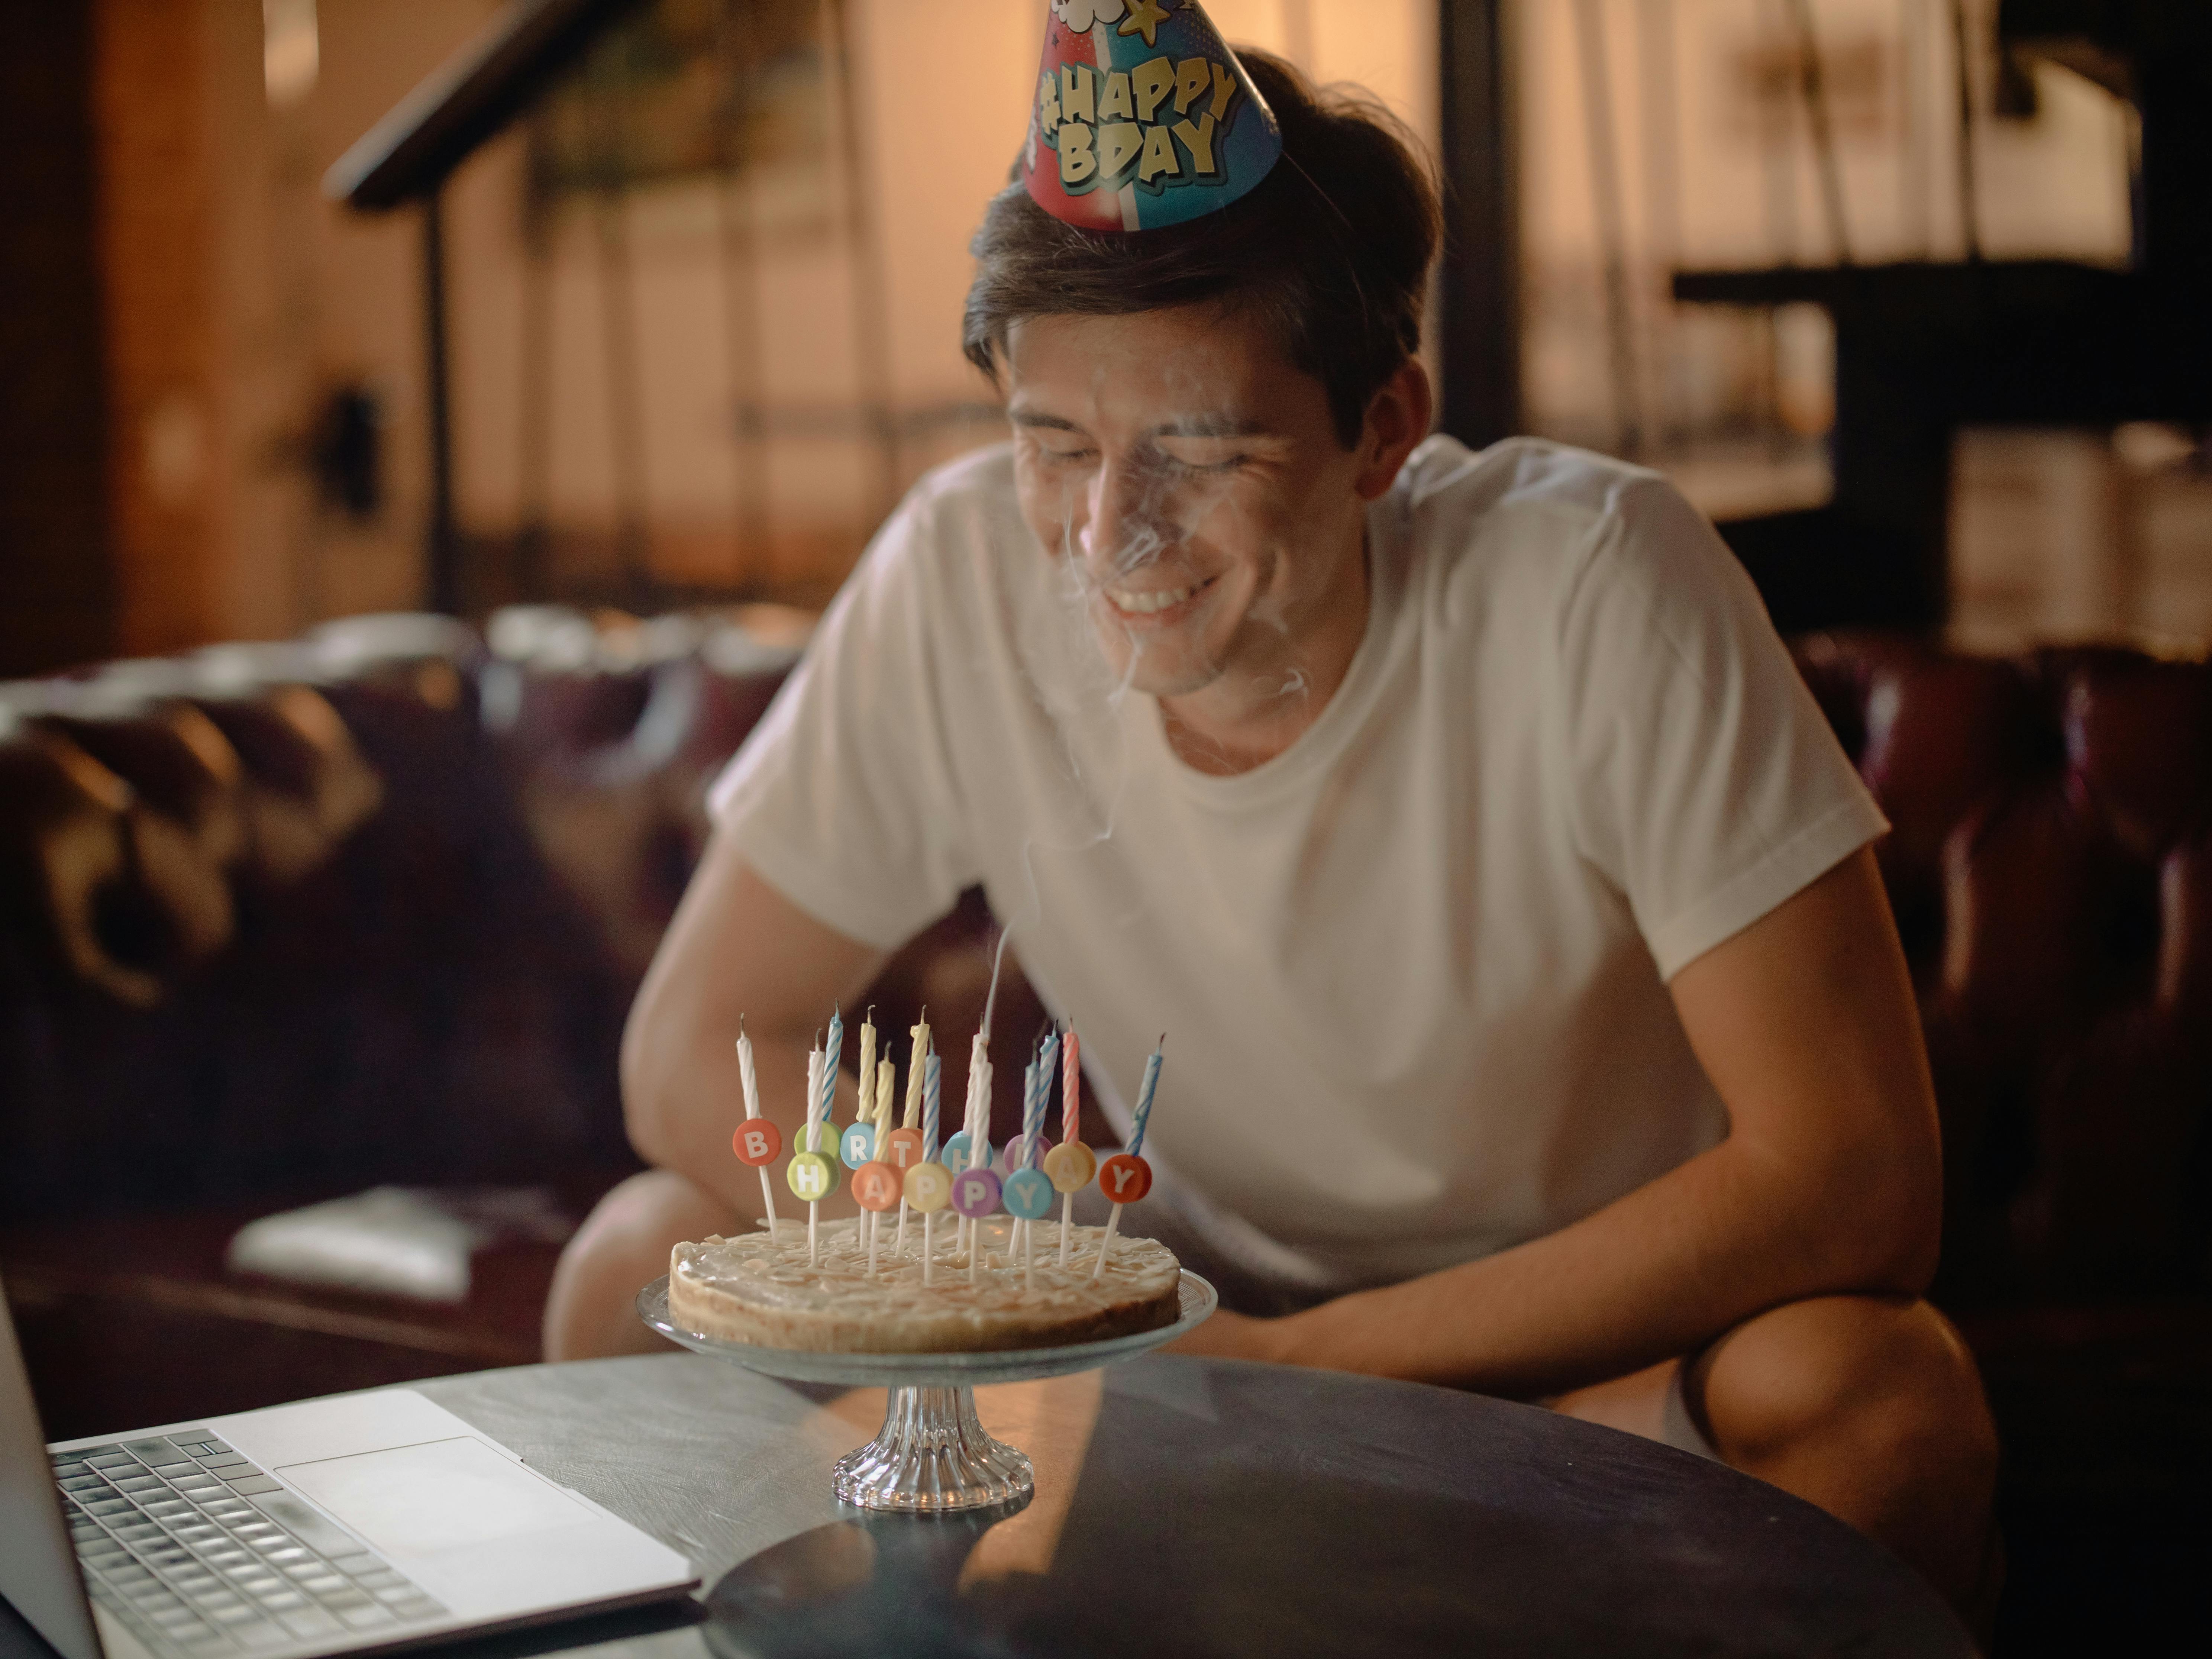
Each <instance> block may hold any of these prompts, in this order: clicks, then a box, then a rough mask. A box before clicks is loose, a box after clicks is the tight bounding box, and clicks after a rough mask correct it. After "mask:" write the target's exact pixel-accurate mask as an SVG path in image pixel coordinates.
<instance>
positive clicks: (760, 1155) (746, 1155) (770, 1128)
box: [730, 1117, 783, 1170]
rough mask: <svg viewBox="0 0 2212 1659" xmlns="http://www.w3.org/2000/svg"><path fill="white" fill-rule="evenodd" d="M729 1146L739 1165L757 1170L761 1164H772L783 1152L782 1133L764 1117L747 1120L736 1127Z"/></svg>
mask: <svg viewBox="0 0 2212 1659" xmlns="http://www.w3.org/2000/svg"><path fill="white" fill-rule="evenodd" d="M730 1145H731V1146H732V1147H734V1148H735V1149H736V1151H737V1154H738V1161H739V1162H740V1163H743V1164H750V1165H751V1166H752V1167H753V1168H754V1169H756V1170H757V1169H758V1168H760V1166H761V1165H762V1164H773V1163H775V1160H776V1158H777V1156H778V1155H779V1154H780V1153H781V1152H782V1151H783V1131H782V1130H781V1129H779V1128H777V1127H775V1124H773V1123H771V1122H769V1121H768V1120H767V1119H766V1118H764V1117H756V1118H748V1119H747V1120H746V1121H744V1122H743V1123H741V1124H739V1125H738V1132H737V1133H736V1134H734V1135H732V1136H731V1137H730Z"/></svg>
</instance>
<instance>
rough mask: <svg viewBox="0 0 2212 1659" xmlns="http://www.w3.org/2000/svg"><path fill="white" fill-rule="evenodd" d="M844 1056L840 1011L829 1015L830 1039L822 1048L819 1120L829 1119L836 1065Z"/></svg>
mask: <svg viewBox="0 0 2212 1659" xmlns="http://www.w3.org/2000/svg"><path fill="white" fill-rule="evenodd" d="M844 1058H845V1020H844V1016H843V1013H842V1011H839V1012H833V1013H832V1014H831V1015H830V1016H829V1042H827V1043H825V1044H824V1045H823V1049H822V1085H821V1088H822V1107H821V1111H820V1121H822V1122H823V1123H827V1122H828V1121H829V1108H830V1105H831V1103H833V1102H835V1101H836V1098H837V1066H838V1065H839V1063H840V1062H841V1061H842V1060H843V1059H844Z"/></svg>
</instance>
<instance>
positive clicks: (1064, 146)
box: [1018, 0, 1283, 230]
mask: <svg viewBox="0 0 2212 1659" xmlns="http://www.w3.org/2000/svg"><path fill="white" fill-rule="evenodd" d="M1046 13H1047V15H1046V17H1045V24H1044V63H1043V65H1042V68H1041V70H1039V72H1038V76H1037V86H1036V99H1035V100H1034V102H1033V104H1032V106H1031V108H1030V132H1029V139H1028V142H1027V143H1024V145H1023V146H1022V154H1021V159H1020V161H1019V162H1018V167H1020V170H1021V175H1022V182H1023V183H1024V185H1027V186H1028V187H1029V192H1030V196H1031V197H1034V198H1035V199H1036V204H1037V205H1038V206H1039V207H1041V208H1042V209H1043V210H1045V211H1046V212H1047V213H1049V214H1051V215H1052V216H1054V218H1057V219H1064V220H1066V222H1068V223H1069V224H1071V225H1077V226H1080V227H1081V228H1084V229H1085V230H1151V229H1153V228H1157V227H1158V226H1161V225H1179V224H1182V223H1183V222H1185V221H1187V220H1190V219H1196V218H1198V217H1200V216H1202V215H1205V214H1208V213H1212V212H1216V211H1218V210H1220V209H1222V208H1225V207H1226V206H1228V205H1229V204H1230V203H1231V202H1233V201H1235V200H1236V199H1237V197H1240V196H1242V195H1243V194H1244V193H1245V192H1246V191H1249V190H1250V189H1251V188H1252V186H1253V185H1256V184H1258V183H1259V182H1260V180H1261V179H1264V178H1266V177H1267V169H1268V168H1270V167H1273V166H1274V165H1275V162H1276V160H1277V159H1278V158H1279V156H1280V155H1282V153H1283V136H1282V133H1281V131H1280V130H1279V128H1278V127H1277V126H1276V125H1275V114H1274V112H1273V110H1271V109H1269V108H1268V107H1267V100H1266V99H1264V98H1262V97H1261V95H1260V90H1259V88H1257V87H1255V86H1254V85H1253V84H1252V81H1251V77H1250V76H1248V75H1246V74H1245V73H1244V65H1243V64H1240V63H1239V62H1237V54H1236V53H1235V52H1231V51H1230V50H1229V46H1228V44H1227V43H1226V42H1225V41H1224V40H1222V38H1221V34H1220V32H1219V31H1218V30H1217V29H1216V28H1215V27H1213V20H1212V18H1210V17H1208V16H1207V15H1206V10H1205V8H1204V7H1202V6H1200V4H1199V3H1198V0H1047V5H1046Z"/></svg>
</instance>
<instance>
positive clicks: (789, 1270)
mask: <svg viewBox="0 0 2212 1659" xmlns="http://www.w3.org/2000/svg"><path fill="white" fill-rule="evenodd" d="M863 1226H864V1224H863V1223H862V1222H861V1221H857V1220H855V1221H826V1222H823V1223H822V1224H821V1228H820V1233H821V1237H820V1239H819V1241H818V1247H817V1251H816V1255H815V1265H812V1266H809V1265H808V1245H807V1237H806V1232H807V1230H806V1227H805V1224H804V1223H803V1222H792V1221H788V1220H787V1221H785V1222H784V1223H783V1224H782V1225H781V1226H780V1227H779V1228H778V1229H777V1230H776V1236H775V1237H773V1238H771V1237H769V1234H768V1233H767V1232H766V1231H762V1232H757V1233H752V1234H749V1235H747V1236H745V1237H740V1238H723V1237H720V1236H718V1235H709V1236H708V1237H707V1238H705V1239H704V1240H702V1241H701V1242H699V1243H684V1244H678V1246H677V1247H676V1249H675V1250H674V1252H673V1253H672V1254H671V1257H670V1260H669V1265H668V1309H669V1313H670V1315H671V1317H672V1318H673V1319H674V1320H675V1321H676V1322H677V1323H678V1324H680V1325H683V1326H684V1327H685V1328H689V1329H690V1330H695V1331H697V1332H700V1333H701V1334H704V1335H707V1336H713V1337H719V1338H721V1339H723V1340H728V1341H735V1342H751V1343H757V1344H758V1345H760V1346H763V1347H770V1348H802V1349H807V1350H810V1351H812V1352H827V1353H954V1352H991V1351H994V1350H1000V1349H1007V1348H1056V1347H1060V1346H1063V1345H1066V1344H1070V1343H1076V1342H1096V1341H1101V1340H1104V1339H1106V1338H1108V1337H1115V1336H1127V1335H1129V1334H1133V1333H1135V1332H1138V1331H1150V1330H1158V1328H1161V1327H1162V1326H1165V1325H1172V1324H1173V1323H1175V1322H1176V1318H1177V1316H1178V1312H1179V1308H1178V1300H1179V1298H1178V1295H1177V1285H1178V1284H1179V1283H1180V1280H1181V1278H1182V1269H1181V1268H1180V1267H1178V1266H1177V1265H1176V1258H1175V1253H1174V1252H1173V1251H1171V1250H1170V1249H1168V1248H1167V1247H1166V1246H1165V1245H1163V1244H1159V1243H1155V1242H1154V1241H1152V1240H1151V1239H1149V1238H1126V1237H1115V1238H1113V1239H1111V1240H1107V1237H1106V1229H1104V1228H1103V1227H1075V1228H1073V1229H1071V1230H1070V1231H1071V1234H1072V1237H1071V1238H1070V1240H1069V1251H1068V1266H1066V1267H1061V1266H1060V1265H1059V1263H1060V1227H1059V1225H1058V1224H1056V1223H1050V1222H1040V1223H1037V1224H1036V1238H1035V1240H1034V1241H1033V1250H1034V1254H1033V1257H1031V1259H1030V1261H1028V1262H1027V1263H1026V1264H1025V1262H1024V1255H1029V1254H1030V1253H1029V1252H1027V1251H1024V1252H1023V1253H1022V1254H1018V1255H1012V1256H1009V1255H1008V1254H1007V1250H1008V1243H1009V1235H1010V1233H1011V1231H1012V1222H1011V1219H1010V1218H1007V1217H1005V1216H994V1217H992V1218H989V1219H988V1220H987V1221H984V1222H981V1223H980V1224H978V1226H979V1228H980V1231H981V1243H982V1249H983V1252H984V1255H983V1261H982V1263H981V1270H980V1271H975V1272H971V1271H970V1266H969V1261H968V1259H967V1256H966V1255H965V1253H964V1252H958V1250H957V1239H956V1238H955V1237H954V1236H953V1235H954V1229H952V1228H951V1227H950V1226H945V1225H940V1226H939V1227H938V1228H937V1229H936V1230H935V1232H936V1239H935V1243H936V1246H937V1248H936V1251H935V1257H934V1260H933V1262H932V1263H931V1271H930V1273H929V1280H930V1282H929V1283H928V1284H927V1285H924V1284H923V1283H922V1262H921V1255H920V1250H921V1228H920V1225H919V1222H918V1218H917V1220H916V1221H915V1223H913V1224H911V1225H909V1230H908V1250H907V1253H906V1254H903V1255H900V1254H896V1253H895V1252H894V1251H893V1250H891V1249H882V1250H880V1252H879V1254H878V1261H877V1262H876V1270H875V1271H874V1272H873V1273H870V1272H869V1264H868V1255H869V1252H868V1248H867V1243H866V1233H865V1231H863ZM884 1231H885V1233H886V1235H888V1232H889V1229H888V1228H886V1229H885V1230H884ZM1102 1241H1104V1242H1105V1249H1106V1262H1105V1266H1104V1267H1103V1270H1101V1271H1100V1272H1099V1273H1097V1276H1096V1277H1095V1278H1094V1277H1093V1276H1092V1269H1093V1268H1094V1267H1097V1261H1098V1250H1099V1247H1100V1244H1101V1243H1102ZM885 1243H888V1238H887V1237H886V1240H885Z"/></svg>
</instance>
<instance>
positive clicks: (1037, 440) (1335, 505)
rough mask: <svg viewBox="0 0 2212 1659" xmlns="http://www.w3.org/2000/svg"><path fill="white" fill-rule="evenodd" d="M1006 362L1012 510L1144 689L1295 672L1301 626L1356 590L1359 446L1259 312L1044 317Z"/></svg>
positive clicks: (1172, 692) (1030, 325) (1359, 575)
mask: <svg viewBox="0 0 2212 1659" xmlns="http://www.w3.org/2000/svg"><path fill="white" fill-rule="evenodd" d="M1006 375H1007V385H1008V393H1009V395H1008V410H1009V413H1010V414H1011V415H1012V419H1013V423H1014V439H1015V477H1016V481H1017V483H1018V489H1019V491H1020V495H1021V504H1022V513H1023V516H1024V519H1026V520H1028V523H1029V526H1030V530H1031V531H1032V532H1035V533H1036V538H1037V540H1038V541H1039V543H1041V544H1042V545H1043V547H1044V548H1045V549H1046V550H1048V552H1050V553H1052V554H1054V555H1064V556H1066V557H1067V558H1068V559H1069V561H1070V566H1071V568H1072V570H1073V573H1074V575H1075V577H1076V579H1077V580H1076V586H1077V588H1078V591H1079V593H1080V595H1081V598H1082V601H1083V603H1084V605H1085V608H1086V611H1087V612H1088V615H1089V617H1090V619H1091V626H1092V628H1093V629H1094V630H1095V632H1096V634H1097V639H1098V643H1099V647H1100V648H1101V649H1102V650H1103V652H1104V653H1105V654H1106V658H1107V660H1108V662H1109V664H1110V665H1112V667H1113V669H1114V671H1115V674H1116V675H1117V676H1125V677H1126V678H1127V681H1128V683H1129V684H1131V685H1132V686H1133V687H1134V688H1135V689H1136V690H1140V691H1146V692H1149V693H1151V694H1152V695H1153V696H1163V697H1176V696H1189V695H1191V694H1192V693H1194V692H1198V691H1200V690H1205V689H1206V688H1207V687H1209V686H1211V685H1213V684H1215V683H1216V682H1218V681H1220V680H1222V679H1223V678H1224V677H1225V676H1230V677H1238V676H1242V677H1246V678H1250V679H1252V680H1254V681H1260V680H1264V679H1266V678H1268V677H1270V676H1273V677H1276V678H1283V679H1285V681H1286V682H1288V681H1291V680H1293V679H1295V678H1296V676H1297V662H1298V659H1299V655H1300V650H1299V647H1301V646H1302V645H1303V644H1304V641H1305V640H1306V638H1307V637H1308V636H1309V635H1311V634H1312V633H1313V632H1314V631H1315V630H1316V628H1317V627H1320V626H1322V625H1323V624H1324V622H1325V619H1326V618H1328V617H1330V616H1331V615H1332V614H1335V615H1338V616H1341V615H1342V614H1343V607H1344V606H1346V605H1353V606H1357V605H1359V604H1360V602H1361V600H1362V599H1364V586H1363V584H1364V566H1363V565H1362V562H1361V558H1362V549H1361V541H1360V536H1361V526H1362V522H1363V520H1362V517H1361V512H1362V506H1363V502H1362V500H1361V495H1360V492H1359V490H1358V488H1356V485H1357V483H1358V481H1359V479H1360V477H1361V476H1362V469H1361V465H1360V457H1359V455H1358V453H1356V452H1354V451H1350V450H1346V449H1345V448H1344V447H1342V446H1341V445H1340V443H1339V442H1338V441H1337V436H1336V430H1335V428H1334V424H1333V423H1332V422H1331V421H1330V418H1329V410H1328V394H1327V393H1326V392H1325V391H1324V390H1323V389H1322V384H1321V382H1320V381H1319V380H1316V379H1315V378H1314V377H1313V376H1311V375H1310V374H1304V373H1302V372H1301V371H1299V370H1298V369H1297V368H1293V367H1291V364H1290V363H1289V362H1286V361H1285V358H1284V356H1283V354H1282V351H1281V349H1279V347H1278V346H1277V345H1276V343H1275V342H1274V341H1273V338H1272V337H1270V336H1269V335H1268V334H1267V331H1266V330H1265V329H1264V328H1263V327H1261V325H1259V324H1257V323H1255V322H1254V321H1252V320H1250V319H1246V318H1243V317H1238V316H1226V317H1225V316H1224V315H1222V314H1221V313H1219V312H1218V311H1216V310H1214V309H1213V308H1212V307H1197V308H1186V309H1177V310H1172V311H1151V312H1143V313H1138V314H1136V315H1133V316H1128V317H1070V316H1050V317H1040V318H1036V319H1032V320H1030V321H1027V322H1024V323H1020V324H1018V325H1016V326H1015V327H1014V328H1013V329H1012V331H1010V332H1009V335H1008V337H1007V341H1006ZM1363 614H1364V613H1363ZM1263 689H1264V688H1263ZM1296 689H1297V688H1296V686H1295V685H1293V684H1287V683H1286V684H1285V685H1284V686H1283V687H1282V688H1281V690H1284V691H1285V692H1288V691H1291V690H1296Z"/></svg>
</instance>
